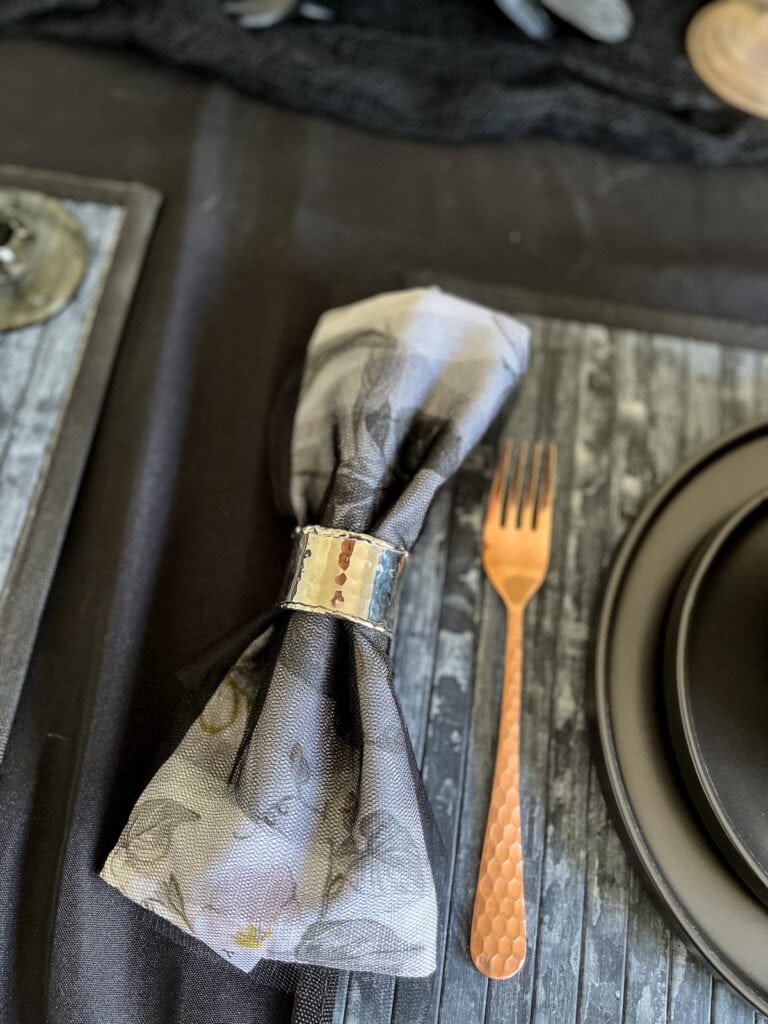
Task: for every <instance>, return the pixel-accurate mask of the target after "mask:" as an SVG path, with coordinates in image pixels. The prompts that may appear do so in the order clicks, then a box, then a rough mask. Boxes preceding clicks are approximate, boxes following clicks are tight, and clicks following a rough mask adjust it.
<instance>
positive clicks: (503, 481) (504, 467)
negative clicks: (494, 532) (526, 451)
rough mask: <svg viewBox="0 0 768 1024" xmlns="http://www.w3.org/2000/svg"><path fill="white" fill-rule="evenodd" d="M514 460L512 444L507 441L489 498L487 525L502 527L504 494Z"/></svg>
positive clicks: (503, 447) (503, 446) (497, 464)
mask: <svg viewBox="0 0 768 1024" xmlns="http://www.w3.org/2000/svg"><path fill="white" fill-rule="evenodd" d="M511 460H512V442H511V441H509V440H507V441H505V442H504V444H503V445H502V448H501V454H500V455H499V461H498V462H497V463H496V472H495V473H494V474H493V482H492V483H491V493H490V494H489V496H488V509H487V511H486V514H485V521H486V524H487V525H488V524H491V525H493V526H501V519H502V509H503V502H504V492H505V491H506V489H507V478H508V476H509V464H510V462H511Z"/></svg>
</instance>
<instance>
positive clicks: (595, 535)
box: [339, 317, 768, 1024]
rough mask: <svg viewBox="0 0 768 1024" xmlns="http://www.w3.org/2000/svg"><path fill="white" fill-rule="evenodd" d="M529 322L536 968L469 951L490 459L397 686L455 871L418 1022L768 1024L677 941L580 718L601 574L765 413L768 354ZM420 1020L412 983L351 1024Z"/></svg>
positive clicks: (527, 817)
mask: <svg viewBox="0 0 768 1024" xmlns="http://www.w3.org/2000/svg"><path fill="white" fill-rule="evenodd" d="M528 319H529V320H530V322H531V325H532V327H533V331H534V334H533V338H534V347H533V358H532V365H531V368H530V371H529V375H528V377H527V379H526V381H525V383H524V384H523V387H522V389H521V393H520V395H519V398H518V402H517V404H516V406H515V407H514V409H513V411H512V414H511V416H510V418H509V420H508V422H507V424H506V426H505V432H506V433H509V434H510V435H514V436H517V437H522V436H524V435H525V436H528V437H533V436H551V437H553V438H554V439H556V440H558V442H559V443H560V456H561V457H560V490H559V504H558V510H557V518H556V523H557V527H556V533H555V537H554V546H553V557H552V567H551V571H550V575H549V577H548V580H547V583H546V586H545V588H544V589H543V591H542V593H541V596H540V597H539V599H537V602H536V605H535V606H534V607H533V608H532V609H531V614H530V616H529V620H528V623H527V625H528V629H527V635H526V652H525V657H526V665H527V666H528V668H527V670H526V677H525V679H526V681H525V686H524V701H523V730H522V769H523V776H522V783H523V785H522V791H523V821H524V833H525V840H524V841H525V844H526V854H525V856H526V883H525V884H526V900H527V904H528V930H529V954H528V961H527V963H526V965H525V966H524V967H523V969H522V971H521V972H520V973H519V975H517V976H516V977H515V978H513V979H510V980H509V981H505V982H491V983H489V982H488V981H487V980H486V979H485V978H484V977H483V976H482V975H480V974H478V973H477V972H476V971H475V970H474V968H473V966H472V965H471V962H470V960H469V956H468V951H467V937H468V932H469V922H470V919H471V911H472V900H473V895H474V885H475V880H476V872H477V865H478V860H479V852H480V845H481V841H482V831H483V824H484V815H485V811H486V807H487V798H488V790H489V786H490V777H491V773H492V764H493V754H494V746H495V734H496V728H497V723H498V698H499V692H498V679H499V676H500V671H501V657H502V647H501V636H502V633H503V627H504V620H503V612H502V610H501V608H500V606H499V604H498V602H497V601H496V600H495V597H494V594H493V592H492V590H491V589H490V587H489V585H488V584H487V583H486V582H484V581H483V579H482V577H481V576H480V575H479V573H478V570H479V564H480V563H479V547H478V544H479V531H480V525H481V521H482V511H483V506H484V502H485V496H486V492H487V487H488V483H489V476H490V472H491V468H492V463H493V454H492V453H491V452H490V451H489V450H488V449H485V450H481V451H479V452H478V453H477V454H476V456H475V457H474V459H473V460H472V462H471V463H470V465H469V466H468V470H467V475H466V477H465V476H462V477H460V478H459V479H458V480H457V482H456V486H457V495H456V499H455V502H454V505H453V506H452V507H449V506H448V504H447V503H446V505H445V508H444V510H443V512H442V513H441V514H442V515H443V516H444V519H443V520H441V522H442V526H440V527H435V534H434V537H433V538H432V540H425V553H424V555H423V565H422V568H421V569H417V571H416V572H415V573H414V575H413V577H412V582H413V601H414V602H415V604H414V607H416V606H418V602H419V598H418V595H419V592H421V595H422V598H424V597H425V595H426V594H427V590H428V589H429V586H430V585H431V586H432V587H433V588H434V582H431V583H428V580H430V574H433V575H432V576H431V579H432V580H434V578H435V576H440V575H441V573H443V572H444V573H445V592H446V606H445V608H444V609H442V610H440V609H439V597H437V598H436V597H434V595H432V596H430V597H429V598H427V599H426V607H425V608H423V609H421V608H418V609H417V612H416V618H415V619H414V620H413V622H412V623H411V625H410V627H406V631H405V632H404V633H403V634H402V636H401V637H400V640H399V641H398V651H397V666H398V667H397V672H398V674H400V673H403V679H404V678H405V676H406V675H407V673H408V672H410V673H411V675H410V678H409V685H408V686H404V688H403V689H401V691H400V692H401V695H402V700H403V705H404V709H405V714H406V718H407V721H408V724H409V728H410V729H411V731H412V736H413V737H414V741H415V745H416V749H417V753H418V752H419V747H420V740H423V743H424V745H423V753H424V763H425V769H426V778H427V786H428V792H429V793H430V796H431V799H432V801H433V805H434V806H435V809H436V813H437V817H438V821H439V824H440V827H441V830H442V831H443V834H444V836H445V838H446V840H447V843H448V849H449V855H450V859H451V872H452V891H451V896H450V912H449V918H448V926H447V933H446V936H445V946H444V949H443V950H441V960H440V966H439V968H438V972H437V975H436V979H435V986H434V990H433V993H432V997H431V998H432V1001H431V1003H430V1005H429V1007H422V1009H424V1010H425V1012H426V1020H428V1021H431V1022H435V1021H438V1020H439V1021H444V1022H446V1024H448V1022H451V1024H453V1022H454V1021H461V1022H466V1024H480V1022H483V1024H523V1022H524V1024H532V1022H537V1024H538V1022H541V1024H544V1022H546V1024H549V1022H550V1021H555V1020H556V1021H558V1024H560V1022H563V1024H566V1022H568V1021H573V1022H577V1021H578V1022H580V1024H581V1022H583V1024H599V1022H603V1024H614V1022H615V1024H620V1022H621V1024H662V1022H664V1021H666V1022H667V1024H677V1022H684V1024H768V1021H766V1020H764V1018H762V1017H761V1016H760V1015H757V1014H755V1011H754V1010H753V1009H752V1008H751V1007H750V1006H749V1005H748V1004H747V1003H745V1002H744V1001H743V1000H742V999H740V997H738V996H737V995H736V994H735V993H733V992H732V991H731V990H730V989H729V988H728V987H727V986H725V985H724V984H723V983H721V982H715V981H714V980H713V977H712V975H711V973H710V972H709V971H708V970H707V969H706V968H705V967H703V966H702V965H701V964H700V963H699V962H697V961H696V960H694V959H693V958H692V957H691V956H690V955H689V954H688V953H687V952H686V950H685V948H684V947H683V945H682V944H681V943H680V942H679V941H678V940H677V939H675V938H673V937H672V936H671V934H670V932H669V930H668V928H667V927H666V925H665V924H664V923H663V920H662V918H661V916H660V914H659V912H658V910H657V908H656V907H655V905H654V904H653V902H652V900H651V898H650V896H649V895H648V893H647V891H646V890H645V888H644V887H643V885H642V883H641V881H640V879H639V878H638V876H637V875H636V874H635V872H634V871H633V870H631V869H630V868H629V866H628V864H627V859H626V854H625V853H624V850H623V848H622V846H621V844H620V841H619V839H618V835H617V833H616V832H615V830H614V829H613V827H612V826H611V824H610V821H609V818H608V815H607V810H606V805H605V802H604V800H603V797H602V794H601V792H600V790H599V788H598V783H597V778H596V775H595V771H594V767H593V764H592V759H591V755H590V752H589V746H588V737H587V730H586V722H585V714H584V703H585V694H586V687H587V686H588V685H589V680H588V676H587V656H588V648H589V644H590V642H591V627H592V621H593V620H592V617H591V616H592V609H593V607H594V602H595V599H596V597H597V595H598V593H599V587H600V583H601V578H602V574H603V571H604V569H605V565H606V561H607V559H608V558H609V557H610V555H611V553H612V552H613V550H614V549H615V546H616V544H617V543H618V542H619V540H620V538H621V536H622V534H623V532H624V530H625V529H626V528H627V526H628V524H629V523H630V522H631V521H632V520H633V519H634V517H635V516H636V515H637V514H638V512H639V511H640V510H641V508H642V506H643V505H644V503H645V501H646V500H647V499H648V498H649V497H650V495H651V494H652V493H653V491H654V490H655V489H656V488H657V487H658V486H661V485H662V484H663V483H664V482H665V480H667V479H668V478H669V476H670V475H671V474H672V472H674V470H675V469H676V468H677V466H678V465H679V464H680V462H681V461H682V459H683V458H685V457H687V456H689V455H690V454H692V453H694V452H695V451H696V450H698V449H699V448H700V447H701V446H702V445H703V444H706V443H708V442H709V441H711V440H712V439H713V438H714V437H717V436H719V435H720V434H722V433H723V432H724V431H726V430H729V429H731V428H732V427H735V426H737V425H738V424H740V423H743V422H746V421H747V420H750V419H753V418H755V417H757V416H765V415H768V354H756V353H754V352H752V351H750V350H744V349H734V348H730V349H729V350H728V351H725V352H724V351H723V350H722V349H721V348H719V347H718V346H716V345H713V344H710V343H699V342H694V341H689V340H687V339H679V338H672V337H668V336H663V335H658V336H653V335H648V334H646V333H643V332H633V331H624V330H622V331H614V332H613V333H612V336H609V333H608V332H607V331H606V330H605V329H603V328H600V327H594V326H589V325H583V324H576V323H570V322H565V321H553V320H547V319H541V318H537V317H530V318H528ZM441 538H442V539H441ZM433 544H434V545H436V546H438V545H442V552H441V553H439V552H438V551H437V547H434V548H433V547H430V545H433ZM427 548H429V550H427ZM473 559H474V562H473ZM409 600H410V598H409ZM404 607H405V604H404ZM419 616H421V618H419ZM409 628H410V633H409V632H408V629H409ZM475 644H476V646H477V654H476V658H475V657H474V654H473V651H474V646H475ZM473 673H474V688H472V686H471V685H470V683H471V680H472V676H473ZM410 680H412V682H413V686H412V687H411V686H410ZM398 686H401V680H400V679H399V678H398ZM427 711H428V718H429V721H428V728H427V729H426V730H425V722H426V719H427ZM415 1007H418V999H415V990H414V989H413V988H412V983H410V982H407V981H399V982H397V983H396V984H393V983H392V982H391V981H389V980H387V979H380V980H379V981H378V982H376V983H375V984H372V983H371V982H370V980H366V978H364V977H362V976H361V977H360V978H359V979H357V980H356V979H353V981H352V982H351V983H350V990H349V994H348V996H347V1002H346V1017H345V1018H344V1019H345V1020H346V1021H347V1022H348V1024H358V1022H360V1024H362V1022H363V1021H365V1022H366V1024H378V1022H381V1024H384V1022H386V1021H392V1022H397V1024H405V1022H406V1021H407V1022H408V1024H412V1022H413V1020H414V1013H415V1012H416V1011H415ZM339 1019H341V1018H339Z"/></svg>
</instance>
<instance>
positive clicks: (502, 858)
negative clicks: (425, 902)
mask: <svg viewBox="0 0 768 1024" xmlns="http://www.w3.org/2000/svg"><path fill="white" fill-rule="evenodd" d="M524 614H525V607H524V606H519V607H518V606H514V605H511V606H508V608H507V637H506V656H505V659H504V688H503V691H502V700H501V715H500V720H499V740H498V747H497V750H496V766H495V769H494V775H493V787H492V790H491V802H490V807H489V809H488V822H487V825H486V830H485V841H484V843H483V854H482V859H481V861H480V872H479V874H478V879H477V893H476V896H475V910H474V915H473V918H472V933H471V940H470V951H471V953H472V959H473V961H474V963H475V966H476V967H477V969H478V970H479V971H481V972H482V973H483V974H485V975H487V976H488V977H489V978H509V977H511V976H512V975H513V974H516V973H517V971H518V970H519V969H520V967H521V966H522V963H523V961H524V960H525V951H526V933H525V891H524V888H523V841H522V831H521V827H520V710H521V698H522V681H523V673H522V669H523V618H524Z"/></svg>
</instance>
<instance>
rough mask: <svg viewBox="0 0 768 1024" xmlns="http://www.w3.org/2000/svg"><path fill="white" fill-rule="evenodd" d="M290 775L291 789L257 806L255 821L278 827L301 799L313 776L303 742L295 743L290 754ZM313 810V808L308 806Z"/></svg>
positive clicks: (254, 813)
mask: <svg viewBox="0 0 768 1024" xmlns="http://www.w3.org/2000/svg"><path fill="white" fill-rule="evenodd" d="M288 776H289V779H290V784H291V787H292V788H291V790H290V791H289V792H287V793H283V794H281V796H280V797H279V798H278V799H277V800H273V801H271V803H268V804H265V805H264V806H263V807H259V808H257V809H256V810H255V811H253V813H252V815H251V816H252V818H253V820H254V821H259V822H261V823H262V824H263V825H269V827H270V828H277V827H278V826H279V825H280V823H281V822H282V821H284V820H285V819H286V818H287V817H288V816H289V815H290V813H291V811H292V810H293V808H294V806H295V804H296V802H297V801H300V800H301V797H302V794H303V792H304V789H305V787H306V785H307V783H308V782H309V780H310V778H311V776H312V766H311V765H310V763H309V761H308V759H307V757H306V755H305V753H304V747H303V746H302V745H301V743H298V742H297V743H294V744H293V746H292V747H291V750H290V752H289V754H288ZM307 809H308V810H312V808H307Z"/></svg>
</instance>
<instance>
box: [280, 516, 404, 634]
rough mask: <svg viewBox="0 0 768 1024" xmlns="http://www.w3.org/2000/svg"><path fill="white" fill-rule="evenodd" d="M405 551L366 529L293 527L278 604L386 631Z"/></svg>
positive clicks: (389, 631) (391, 624) (394, 607)
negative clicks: (288, 556)
mask: <svg viewBox="0 0 768 1024" xmlns="http://www.w3.org/2000/svg"><path fill="white" fill-rule="evenodd" d="M407 558H408V553H407V552H406V551H403V550H402V549H401V548H396V547H395V546H394V545H393V544H388V543H387V542H386V541H383V540H379V539H378V537H371V536H369V535H368V534H366V533H349V532H348V531H346V530H331V529H326V528H325V527H322V526H302V527H297V529H296V531H295V533H294V540H293V551H292V552H291V560H290V563H289V567H288V574H287V577H286V586H285V589H284V595H285V596H284V597H283V599H282V600H281V601H280V607H281V608H291V609H293V610H294V611H300V612H316V613H317V614H319V615H335V616H337V617H338V618H341V619H349V620H350V621H351V622H357V623H360V624H361V625H364V626H369V627H370V628H371V629H375V630H378V631H379V632H380V633H386V634H387V635H388V636H389V635H391V634H392V630H393V628H394V624H395V617H396V614H397V597H398V593H399V590H400V582H401V579H402V572H403V568H404V566H405V561H406V559H407Z"/></svg>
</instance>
